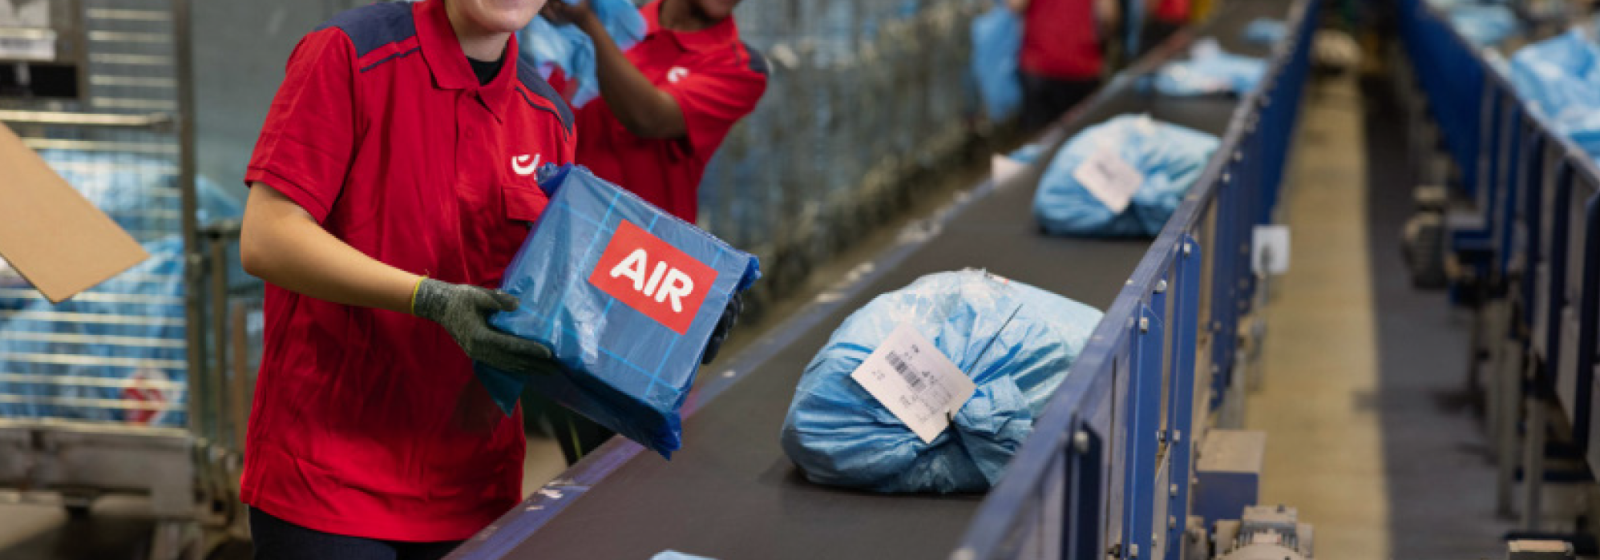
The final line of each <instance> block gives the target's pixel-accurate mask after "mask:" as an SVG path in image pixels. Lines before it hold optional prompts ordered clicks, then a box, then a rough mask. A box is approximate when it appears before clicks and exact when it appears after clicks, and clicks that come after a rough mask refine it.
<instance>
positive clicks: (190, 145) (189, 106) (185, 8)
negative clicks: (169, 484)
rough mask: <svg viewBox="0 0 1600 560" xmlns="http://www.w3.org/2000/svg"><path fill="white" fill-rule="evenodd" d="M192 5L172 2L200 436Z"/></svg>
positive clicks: (191, 374)
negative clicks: (190, 7)
mask: <svg viewBox="0 0 1600 560" xmlns="http://www.w3.org/2000/svg"><path fill="white" fill-rule="evenodd" d="M190 14H191V12H190V10H189V0H172V36H173V37H172V40H173V63H174V67H175V68H176V73H177V88H176V90H177V93H178V116H177V121H178V189H179V192H180V195H181V197H182V208H183V216H182V220H181V221H182V224H183V254H184V262H183V264H184V266H183V272H184V273H183V277H184V290H183V294H184V310H185V313H184V315H185V326H184V335H185V337H186V338H187V339H188V362H189V363H188V367H189V371H188V376H187V377H188V383H189V387H188V391H187V392H186V393H185V397H184V398H185V400H186V404H187V409H188V417H189V418H188V420H189V421H188V425H189V431H190V432H191V433H195V434H199V433H200V430H201V426H202V425H201V424H200V422H201V416H202V414H204V411H203V410H202V409H201V406H200V404H201V403H200V399H199V398H197V395H203V394H204V390H205V387H204V381H203V379H204V378H205V375H204V373H203V372H204V371H205V370H206V367H207V364H206V354H205V340H206V339H205V336H206V335H205V330H204V328H203V326H204V325H205V307H204V306H205V300H204V298H203V297H202V295H203V294H204V293H205V285H204V282H203V280H204V279H203V276H202V275H203V274H204V269H205V265H206V263H205V256H204V255H203V254H201V252H200V236H199V231H198V230H199V224H197V223H196V216H195V213H196V210H197V209H198V202H199V201H198V200H197V199H196V195H195V169H196V161H195V153H194V150H195V141H194V134H195V132H194V112H195V111H194V107H195V105H194V68H193V63H194V60H193V57H192V56H191V54H192V53H193V50H192V48H193V46H192V43H191V42H192V37H191V33H190V31H189V30H190V23H191V22H190V21H189V18H190Z"/></svg>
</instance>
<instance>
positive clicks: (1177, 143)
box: [1033, 115, 1220, 237]
mask: <svg viewBox="0 0 1600 560" xmlns="http://www.w3.org/2000/svg"><path fill="white" fill-rule="evenodd" d="M1218 144H1220V141H1219V140H1217V137H1216V136H1212V135H1210V134H1207V133H1204V132H1200V131H1196V130H1190V129H1187V128H1184V127H1181V126H1178V125H1174V124H1169V123H1164V122H1159V121H1156V120H1153V119H1151V118H1150V117H1149V116H1148V115H1121V116H1118V117H1115V118H1112V119H1111V120H1108V121H1106V122H1103V123H1100V124H1097V125H1094V126H1091V127H1089V128H1086V129H1083V131H1082V132H1079V133H1078V134H1077V135H1076V136H1073V137H1072V138H1071V139H1070V140H1067V143H1066V144H1065V145H1063V146H1062V147H1061V150H1060V151H1058V152H1056V155H1055V157H1054V158H1052V159H1051V160H1050V165H1049V166H1048V167H1046V168H1045V171H1044V175H1043V176H1042V177H1041V178H1040V179H1039V190H1038V191H1037V192H1035V193H1034V197H1033V214H1034V217H1035V218H1036V219H1038V221H1039V227H1040V228H1041V229H1043V230H1044V231H1045V233H1048V234H1051V235H1073V236H1086V237H1151V236H1155V235H1156V234H1158V233H1160V232H1161V228H1162V226H1165V225H1166V223H1167V219H1168V218H1171V217H1172V213H1173V212H1174V211H1176V210H1177V209H1178V203H1179V202H1181V201H1182V200H1183V194H1184V193H1185V192H1187V191H1188V190H1189V187H1191V186H1193V185H1194V182H1195V180H1197V179H1199V178H1200V172H1201V171H1202V170H1203V169H1204V168H1205V165H1206V161H1208V160H1210V159H1211V153H1212V152H1215V151H1216V149H1217V146H1218ZM1107 168H1109V169H1113V170H1122V172H1119V173H1109V174H1106V173H1096V172H1094V171H1096V170H1101V169H1107ZM1091 181H1092V182H1091Z"/></svg>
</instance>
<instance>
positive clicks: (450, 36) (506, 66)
mask: <svg viewBox="0 0 1600 560" xmlns="http://www.w3.org/2000/svg"><path fill="white" fill-rule="evenodd" d="M413 14H414V18H415V20H416V25H417V40H418V41H419V42H420V43H421V44H422V58H423V59H424V60H426V61H427V62H428V70H429V71H430V72H432V73H433V81H434V84H435V85H437V86H439V87H440V88H441V89H459V90H468V91H476V92H478V94H479V95H480V96H482V98H483V101H484V105H485V106H487V107H488V108H489V112H491V113H494V115H495V118H500V117H501V115H500V112H501V111H502V110H503V107H504V106H505V103H506V102H507V101H510V96H511V95H512V88H513V87H514V86H515V83H516V81H517V53H519V52H521V51H519V50H517V49H518V47H517V36H516V34H515V33H513V34H511V38H510V40H508V41H507V42H506V50H505V52H504V53H503V54H504V60H502V61H501V66H500V73H499V74H496V75H495V77H494V80H492V81H490V82H489V83H487V84H483V85H481V86H480V85H478V76H477V74H474V73H473V72H472V65H471V64H468V63H467V55H466V53H464V52H462V51H461V41H460V40H458V39H456V31H455V29H454V28H452V27H450V16H449V15H448V14H446V13H445V8H444V0H427V1H425V2H422V3H421V4H418V5H417V8H416V11H415V12H413Z"/></svg>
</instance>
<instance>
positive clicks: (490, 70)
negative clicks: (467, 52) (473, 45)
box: [467, 53, 506, 86]
mask: <svg viewBox="0 0 1600 560" xmlns="http://www.w3.org/2000/svg"><path fill="white" fill-rule="evenodd" d="M467 62H468V63H470V64H472V73H473V74H477V75H478V85H480V86H482V85H488V84H489V82H492V81H494V77H495V75H497V74H499V73H500V67H501V66H502V65H504V64H505V62H506V55H505V54H503V53H502V54H501V55H500V58H499V59H498V60H495V61H494V62H484V61H482V60H478V59H476V58H472V57H470V56H469V57H467Z"/></svg>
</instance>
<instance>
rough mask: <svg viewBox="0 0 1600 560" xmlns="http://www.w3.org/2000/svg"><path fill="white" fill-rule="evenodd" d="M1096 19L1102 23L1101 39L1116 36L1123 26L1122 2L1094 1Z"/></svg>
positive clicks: (1114, 0) (1113, 0) (1111, 0)
mask: <svg viewBox="0 0 1600 560" xmlns="http://www.w3.org/2000/svg"><path fill="white" fill-rule="evenodd" d="M1094 19H1095V21H1097V22H1099V23H1100V36H1101V37H1109V36H1112V35H1114V34H1116V33H1117V28H1118V27H1119V26H1121V25H1122V2H1120V1H1118V0H1094Z"/></svg>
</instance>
